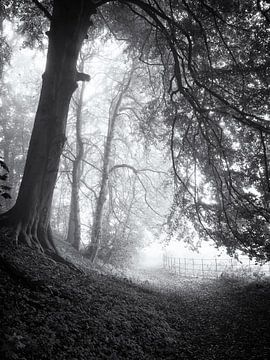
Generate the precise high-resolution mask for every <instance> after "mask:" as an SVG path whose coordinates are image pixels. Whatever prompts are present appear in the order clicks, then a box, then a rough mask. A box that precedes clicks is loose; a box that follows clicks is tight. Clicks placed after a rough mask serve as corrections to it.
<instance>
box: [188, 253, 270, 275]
mask: <svg viewBox="0 0 270 360" xmlns="http://www.w3.org/2000/svg"><path fill="white" fill-rule="evenodd" d="M269 272H270V265H269ZM185 277H187V259H186V258H185Z"/></svg>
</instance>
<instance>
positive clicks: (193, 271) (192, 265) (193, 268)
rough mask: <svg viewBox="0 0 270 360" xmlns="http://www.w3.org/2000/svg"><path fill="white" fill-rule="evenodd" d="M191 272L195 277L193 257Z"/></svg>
mask: <svg viewBox="0 0 270 360" xmlns="http://www.w3.org/2000/svg"><path fill="white" fill-rule="evenodd" d="M192 272H193V276H194V277H195V264H194V259H192Z"/></svg>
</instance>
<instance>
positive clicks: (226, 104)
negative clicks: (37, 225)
mask: <svg viewBox="0 0 270 360" xmlns="http://www.w3.org/2000/svg"><path fill="white" fill-rule="evenodd" d="M2 6H3V9H4V10H5V11H4V13H5V16H9V17H10V16H16V17H17V19H18V20H19V22H18V30H19V31H21V32H22V33H24V34H26V35H27V39H28V40H27V41H26V45H33V44H34V43H35V42H36V41H38V42H39V44H41V45H42V44H44V40H43V38H44V36H43V34H44V32H45V31H46V30H47V29H46V28H47V27H48V25H49V23H50V24H51V28H50V30H49V32H47V35H48V38H49V52H48V60H47V68H46V71H45V74H46V75H48V74H49V76H50V79H53V76H55V75H56V72H57V71H59V69H61V72H60V73H61V76H62V78H61V76H56V77H55V80H53V81H52V80H50V81H52V82H49V83H43V85H44V86H45V85H48V89H46V91H48V94H49V88H51V89H52V88H53V89H56V90H55V91H56V94H58V93H57V91H60V90H58V89H60V88H61V86H63V84H64V82H65V81H66V80H68V79H69V81H70V85H67V86H70V90H69V92H67V93H66V94H64V92H63V91H62V92H63V93H61V96H62V100H59V99H60V97H61V96H60V95H59V96H58V95H56V99H57V101H58V100H59V101H60V102H59V104H58V105H57V102H55V109H52V110H51V112H50V114H49V115H48V116H49V117H50V119H49V120H48V122H49V123H51V124H54V121H55V120H53V119H56V116H58V117H59V118H61V119H62V120H61V121H63V123H62V125H61V126H60V127H59V124H60V123H59V124H58V127H57V128H54V126H56V123H55V124H54V125H51V127H50V136H53V137H55V136H56V135H55V131H60V130H59V129H60V128H61V131H60V132H61V134H62V135H63V131H64V129H65V121H66V113H67V107H68V105H69V99H70V97H71V94H72V92H73V91H74V90H75V87H76V86H75V85H72V86H71V84H72V81H73V82H74V80H76V81H78V80H87V79H88V77H87V76H85V74H80V73H77V72H76V71H75V66H76V60H77V57H78V53H79V50H80V48H81V44H82V41H83V38H85V37H86V32H88V41H91V36H92V35H93V33H94V29H97V28H98V29H102V27H104V26H105V27H107V28H108V29H109V30H110V32H111V34H112V36H114V37H115V38H117V39H121V41H125V42H126V43H127V44H128V46H129V49H130V51H131V52H132V56H134V57H138V58H139V59H140V60H141V61H142V63H144V64H145V65H146V66H148V67H149V68H152V69H155V71H154V72H153V74H155V75H154V76H155V77H156V79H158V81H155V80H153V86H154V87H155V88H156V92H157V96H156V99H155V100H154V101H152V102H151V104H148V105H147V107H146V110H147V112H148V114H150V115H151V118H152V119H153V122H154V123H156V124H158V122H163V123H165V124H166V125H167V126H168V128H170V129H171V136H170V140H169V141H168V143H169V144H168V145H169V146H170V149H171V155H172V160H173V170H174V173H175V201H174V205H173V207H172V212H171V217H170V225H171V227H172V229H173V230H175V231H178V229H179V223H180V222H179V219H180V218H181V220H182V219H183V218H187V219H191V220H192V221H193V222H194V224H195V226H196V228H197V229H198V230H199V231H200V234H201V235H202V236H205V237H206V238H209V237H210V238H212V239H214V241H215V242H216V243H217V244H218V245H220V244H224V245H225V246H227V248H228V250H229V252H231V253H233V252H234V251H235V250H236V249H240V250H242V251H244V252H246V253H248V254H249V255H251V256H256V257H258V258H260V259H269V257H270V239H269V215H270V214H269V193H270V181H269V160H268V156H269V132H270V128H269V120H270V118H269V64H270V61H269V50H270V39H269V23H270V22H269V8H270V5H269V1H255V0H249V1H244V0H243V1H238V0H237V1H236V0H227V1H225V2H220V1H216V0H200V1H191V0H190V1H189V0H181V1H175V0H165V1H163V2H159V1H156V0H149V1H144V0H118V1H111V0H101V1H98V0H97V1H94V0H91V1H90V0H89V1H78V2H76V4H75V2H74V1H73V2H72V1H64V0H54V1H49V0H46V1H36V0H33V1H30V0H27V1H22V2H21V1H20V2H19V1H15V0H13V1H8V0H6V1H4V2H3V5H2ZM82 14H83V15H82ZM90 16H91V21H89V18H90ZM65 32H66V33H65ZM68 37H69V39H68ZM63 41H65V47H62V46H58V45H59V44H61V42H63ZM67 48H68V50H67ZM56 56H58V60H57V58H56ZM68 58H70V61H68V60H67V59H68ZM61 59H62V60H61ZM60 61H62V64H61V65H60ZM63 67H66V68H63ZM44 79H45V80H46V76H45V77H44ZM45 80H44V81H45ZM54 81H55V82H54ZM67 86H65V87H64V89H67ZM46 96H47V99H46V101H45V102H44V103H42V104H43V105H42V106H43V108H42V109H43V111H44V109H45V108H46V107H48V106H49V97H48V95H46ZM44 99H45V95H44V90H43V91H42V93H41V100H44ZM52 100H53V99H52V98H51V99H50V101H52ZM63 103H64V104H65V106H66V108H65V109H64V107H63V109H62V111H61V115H56V114H58V113H59V106H62V104H63ZM37 114H40V112H38V113H37ZM38 121H39V119H38ZM38 121H37V120H36V123H37V122H38ZM41 123H42V122H40V124H41ZM42 124H44V123H42ZM42 126H43V125H42ZM152 127H153V125H152ZM38 132H40V129H39V130H38V131H36V133H35V134H36V135H35V139H36V140H35V141H37V139H38V136H40V135H38ZM48 134H49V133H48ZM62 135H61V136H62ZM57 136H60V133H59V134H58V135H57ZM59 139H60V137H59ZM52 141H53V140H52ZM59 141H60V140H59ZM54 144H55V140H54V143H50V140H48V143H46V146H48V148H50V149H52V147H53V146H54ZM60 148H61V146H60ZM60 148H59V149H58V150H57V151H56V150H53V151H52V150H50V155H49V158H51V157H52V152H53V153H56V155H55V165H54V169H56V168H57V166H58V165H57V164H59V159H60V153H61V151H60V150H61V149H60ZM30 150H31V145H30ZM42 156H44V155H42ZM29 161H32V162H33V161H34V160H33V159H32V160H30V158H29ZM27 169H28V170H29V173H27V172H26V173H25V174H26V175H25V182H27V179H28V180H29V177H30V167H29V166H28V167H27ZM42 171H44V174H45V173H46V174H49V172H48V171H49V170H48V168H44V169H42ZM42 171H41V173H40V176H43V177H44V176H45V175H44V174H43V175H42ZM54 171H56V170H54ZM46 176H47V175H46ZM44 178H45V177H44ZM48 183H50V187H51V190H50V191H49V192H47V190H48V189H47V188H46V186H47V185H46V184H48ZM23 184H24V182H23ZM46 184H45V183H44V182H43V183H42V187H43V190H42V191H41V192H42V193H43V192H44V194H45V193H46V192H47V195H46V196H45V195H44V196H45V197H46V199H47V200H46V201H47V203H46V208H48V209H49V208H50V202H51V200H49V199H51V195H50V194H49V193H50V192H51V191H52V189H53V187H54V184H55V180H53V179H50V180H49V175H48V180H47V183H46ZM37 191H40V190H37ZM21 198H22V197H21ZM40 206H41V208H42V207H43V208H44V206H45V205H44V204H43V205H40ZM15 207H16V205H15ZM37 207H38V208H39V205H38V206H37ZM48 214H49V211H48ZM17 215H18V214H16V216H17ZM195 215H196V216H195ZM46 216H47V215H46ZM46 219H47V220H46V224H45V225H44V224H43V225H42V227H43V228H44V229H47V227H48V218H46ZM39 221H40V216H38V220H37V222H39ZM28 225H29V223H28ZM28 225H27V226H28ZM46 231H47V230H46Z"/></svg>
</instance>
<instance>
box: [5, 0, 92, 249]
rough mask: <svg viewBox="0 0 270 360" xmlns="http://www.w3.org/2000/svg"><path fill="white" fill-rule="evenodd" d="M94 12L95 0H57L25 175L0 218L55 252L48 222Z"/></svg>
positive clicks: (27, 238)
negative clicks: (83, 48)
mask: <svg viewBox="0 0 270 360" xmlns="http://www.w3.org/2000/svg"><path fill="white" fill-rule="evenodd" d="M94 12H95V10H94V8H93V7H92V8H91V1H83V0H77V1H67V0H66V1H65V0H55V1H54V2H53V14H52V19H51V27H50V31H49V32H48V37H49V47H48V54H47V63H46V69H45V73H44V74H43V82H42V89H41V94H40V100H39V104H38V109H37V113H36V118H35V123H34V128H33V132H32V136H31V140H30V145H29V150H28V154H27V160H26V165H25V170H24V175H23V179H22V183H21V187H20V190H19V194H18V198H17V201H16V204H15V205H14V207H13V208H12V209H11V210H10V211H8V212H7V213H6V214H4V215H2V218H1V224H2V225H7V226H9V227H13V228H15V229H16V234H17V239H18V240H19V241H23V242H26V243H27V244H29V245H30V246H36V247H38V248H39V249H41V250H45V251H46V250H51V251H56V249H55V246H54V243H53V241H52V237H51V236H50V226H49V221H50V211H51V203H52V196H53V191H54V187H55V182H56V177H57V172H58V166H59V161H60V155H61V152H62V149H63V145H64V142H65V130H66V120H67V114H68V109H69V103H70V100H71V96H72V94H73V92H74V90H75V89H76V87H77V81H78V80H87V77H86V76H83V75H84V74H79V73H78V72H77V70H76V63H77V58H78V54H79V51H80V49H81V45H82V42H83V39H84V38H85V37H86V34H87V30H88V27H89V25H90V22H89V18H90V15H91V14H92V13H94Z"/></svg>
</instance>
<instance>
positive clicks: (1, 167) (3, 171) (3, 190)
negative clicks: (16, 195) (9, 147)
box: [0, 158, 11, 206]
mask: <svg viewBox="0 0 270 360" xmlns="http://www.w3.org/2000/svg"><path fill="white" fill-rule="evenodd" d="M8 173H9V169H8V167H7V165H6V163H5V162H4V161H3V160H1V158H0V197H1V198H2V199H5V200H7V199H11V196H10V190H11V187H10V186H8V185H7V184H6V182H7V180H8ZM0 206H2V204H1V202H0Z"/></svg>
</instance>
